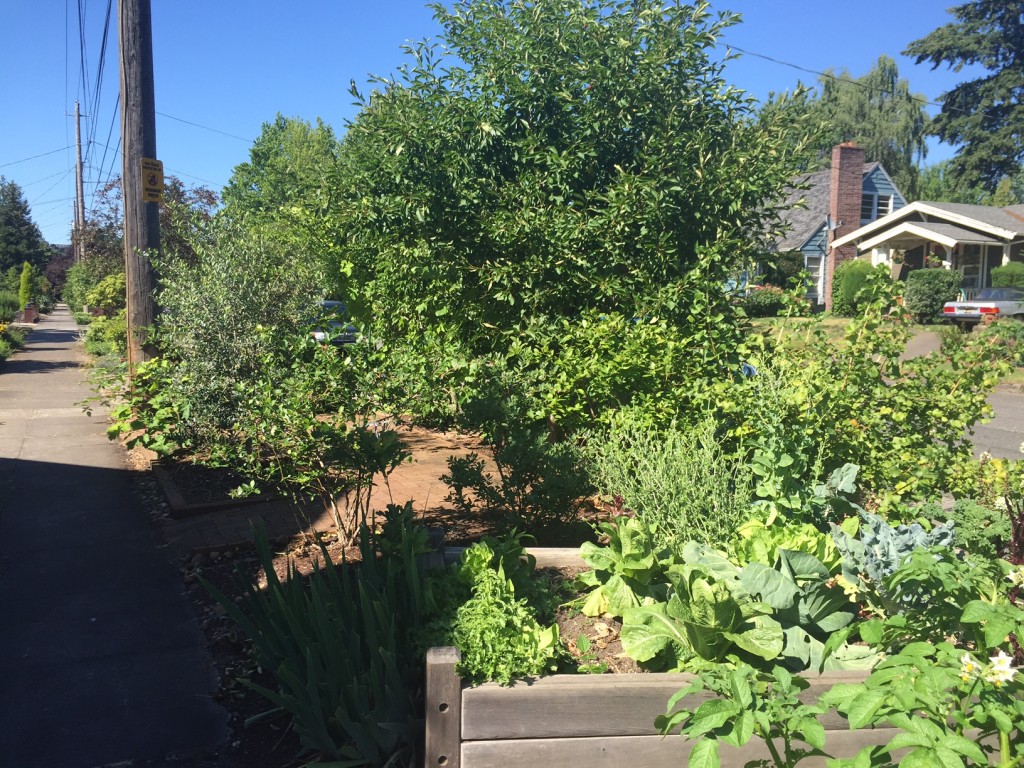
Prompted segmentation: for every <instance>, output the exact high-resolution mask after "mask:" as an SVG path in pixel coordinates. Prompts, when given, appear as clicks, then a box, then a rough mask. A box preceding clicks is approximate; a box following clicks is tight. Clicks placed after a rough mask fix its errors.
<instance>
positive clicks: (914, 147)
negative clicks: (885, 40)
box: [811, 55, 932, 200]
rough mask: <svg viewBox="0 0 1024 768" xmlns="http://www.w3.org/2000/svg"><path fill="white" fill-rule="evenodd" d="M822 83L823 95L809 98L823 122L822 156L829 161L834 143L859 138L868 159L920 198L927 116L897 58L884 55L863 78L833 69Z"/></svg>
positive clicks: (906, 191) (907, 192) (909, 194)
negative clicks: (920, 170) (920, 163)
mask: <svg viewBox="0 0 1024 768" xmlns="http://www.w3.org/2000/svg"><path fill="white" fill-rule="evenodd" d="M819 83H820V88H821V99H820V101H817V102H811V107H812V111H811V115H812V119H813V118H818V119H820V120H822V121H823V122H824V123H825V131H824V133H823V136H822V138H821V143H820V144H819V152H820V154H821V155H822V156H823V157H824V158H826V159H827V158H828V157H829V156H830V152H831V149H832V147H833V146H835V145H836V144H839V143H842V142H844V141H855V142H857V144H858V145H859V146H861V147H863V148H864V155H865V158H866V159H867V160H868V161H869V162H870V161H878V162H881V163H882V165H883V166H884V167H885V170H886V171H887V172H888V173H889V174H890V175H891V176H892V178H893V180H894V181H895V182H896V185H897V186H898V187H899V188H900V190H901V191H902V192H903V194H904V195H906V196H907V197H908V198H909V199H911V200H915V199H917V197H918V169H917V167H918V164H919V162H920V161H921V160H922V159H923V158H924V156H925V152H926V146H925V134H926V131H927V128H928V123H929V118H928V112H927V110H926V109H925V99H924V97H923V96H921V95H920V94H914V93H911V91H910V85H909V83H908V82H907V81H906V79H904V78H901V77H900V75H899V70H898V69H897V67H896V62H895V61H894V60H893V59H892V58H890V57H889V56H885V55H882V56H879V57H878V61H877V62H876V63H875V66H874V67H872V68H871V70H870V71H869V72H868V73H867V74H865V75H863V76H862V77H858V78H854V77H853V76H852V75H851V74H850V73H849V72H847V71H846V70H845V69H844V70H843V71H842V72H840V73H839V74H838V75H837V74H835V72H833V71H832V70H829V71H827V72H826V73H825V74H824V75H823V76H822V77H820V78H819ZM926 199H929V200H930V199H932V198H926Z"/></svg>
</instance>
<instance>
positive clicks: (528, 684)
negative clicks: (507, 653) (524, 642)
mask: <svg viewBox="0 0 1024 768" xmlns="http://www.w3.org/2000/svg"><path fill="white" fill-rule="evenodd" d="M692 679H693V676H692V675H686V674H621V675H593V676H587V675H553V676H551V677H542V678H540V679H537V680H532V681H519V682H517V683H516V684H515V685H512V686H509V687H502V686H499V685H497V684H495V683H485V684H483V685H480V686H476V687H472V688H465V689H464V690H463V692H462V700H463V709H462V740H463V741H474V740H500V739H523V738H576V737H588V736H602V735H603V736H642V735H657V734H658V731H657V730H656V729H655V727H654V719H655V718H656V717H657V716H658V715H663V714H665V709H666V706H667V705H668V700H669V698H670V697H671V696H672V695H673V694H675V693H676V692H677V691H678V690H680V689H681V688H684V687H686V686H687V685H689V683H690V682H691V680H692ZM863 679H864V673H863V672H829V673H824V674H822V675H820V676H814V677H809V678H808V681H809V682H810V683H811V685H810V687H809V688H808V689H807V690H806V691H804V692H803V693H802V695H801V699H803V700H805V701H808V702H812V701H816V700H817V699H818V697H819V696H820V695H821V694H822V693H824V692H825V691H827V690H829V689H830V688H831V687H832V686H833V685H834V684H836V683H854V682H860V681H862V680H863ZM710 696H711V695H710V694H701V695H699V696H694V697H693V698H692V699H690V700H689V701H687V702H686V706H688V707H690V708H691V709H692V708H694V707H695V706H697V705H698V704H699V703H700V702H701V701H703V700H704V699H707V698H710ZM821 722H822V725H824V726H825V728H836V729H845V728H847V727H848V726H847V724H846V720H845V719H843V718H841V717H839V716H838V715H836V714H834V713H830V714H829V715H827V716H825V717H823V718H822V720H821Z"/></svg>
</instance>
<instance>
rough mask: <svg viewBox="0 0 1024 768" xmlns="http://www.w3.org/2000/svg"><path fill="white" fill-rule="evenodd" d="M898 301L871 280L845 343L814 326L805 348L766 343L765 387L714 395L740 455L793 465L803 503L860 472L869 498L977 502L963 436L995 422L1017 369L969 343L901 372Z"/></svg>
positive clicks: (712, 401)
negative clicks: (969, 498) (836, 479)
mask: <svg viewBox="0 0 1024 768" xmlns="http://www.w3.org/2000/svg"><path fill="white" fill-rule="evenodd" d="M896 289H897V286H896V285H895V284H894V283H893V282H892V281H891V280H890V279H889V277H888V275H883V274H880V273H878V274H872V275H871V276H870V280H869V282H868V288H867V290H868V292H870V293H873V294H875V296H876V298H875V299H873V300H872V301H870V302H869V303H868V304H867V306H866V307H865V309H864V313H863V314H862V316H861V317H859V318H856V319H854V320H853V321H852V322H850V323H849V324H848V325H847V327H846V330H845V333H844V339H843V341H842V342H841V343H835V342H833V341H831V340H829V338H828V337H827V336H826V335H825V334H824V333H822V332H820V331H819V330H817V329H815V327H814V326H813V325H810V326H808V331H807V338H806V339H805V340H804V343H802V344H799V345H795V344H787V345H785V346H779V347H776V346H774V345H772V344H771V340H770V339H768V340H766V343H765V347H766V350H765V352H764V353H762V357H761V358H754V362H755V364H756V365H757V368H758V371H759V375H758V376H756V377H753V378H751V379H745V380H741V381H728V380H726V381H722V382H718V383H717V384H716V385H715V386H712V387H709V388H708V389H707V391H706V393H705V394H706V397H707V399H708V404H709V407H714V408H716V410H717V412H718V413H719V414H720V417H721V419H722V421H723V424H724V427H725V430H727V431H726V434H727V435H728V436H729V437H731V439H732V440H733V441H734V442H735V443H736V444H737V450H744V451H750V450H752V448H753V447H754V446H755V445H757V444H758V443H759V442H761V443H764V444H765V448H770V449H771V450H770V455H774V456H776V457H781V456H784V455H788V456H790V457H793V459H794V466H796V469H794V470H792V471H791V472H790V475H791V476H792V477H794V478H800V482H799V483H796V482H794V483H792V484H791V486H790V487H791V488H792V489H793V490H794V491H801V490H802V489H807V488H810V487H812V486H813V484H814V483H815V482H817V478H819V477H827V476H828V475H829V474H831V473H832V472H833V471H835V470H836V469H838V468H840V467H842V466H843V465H844V464H855V465H857V466H858V467H860V472H859V475H858V484H859V486H860V489H861V491H860V492H861V493H862V494H864V495H867V496H871V495H877V496H893V497H906V498H917V499H921V498H929V497H931V498H934V497H935V496H937V495H938V494H940V493H942V492H943V491H946V490H955V491H956V493H957V494H958V495H972V494H971V493H969V492H968V491H967V490H962V489H961V487H962V486H964V485H965V484H969V479H970V478H969V474H968V473H967V472H966V471H965V467H967V466H969V464H970V462H971V461H973V459H972V453H971V449H970V446H969V445H968V444H966V443H965V442H964V441H963V435H964V434H965V432H966V431H968V430H969V429H970V427H971V425H973V424H975V423H977V421H978V420H979V419H981V418H984V417H985V416H986V415H987V414H988V413H989V412H990V411H989V406H988V405H987V402H986V398H987V397H988V393H989V392H991V390H992V388H993V387H994V386H995V384H996V382H997V381H998V380H999V377H1000V376H1001V375H1002V373H1003V372H1005V371H1006V370H1007V369H1008V366H1007V365H1006V364H1005V363H1004V362H1002V361H1001V360H1000V356H1001V355H1002V352H1001V351H1000V350H999V348H998V347H996V346H995V345H993V344H991V343H989V342H988V341H986V340H984V339H983V338H972V337H973V336H975V335H976V334H968V335H963V336H962V337H961V340H962V342H963V345H962V346H961V347H960V348H959V349H957V350H953V351H952V354H946V353H934V354H930V355H924V356H921V357H917V358H914V359H910V360H901V356H902V354H903V352H904V350H905V348H906V340H907V338H908V334H909V330H908V319H909V318H908V317H907V316H906V315H905V314H904V313H901V312H900V311H899V309H898V308H896V307H894V306H893V297H894V295H895V291H896ZM766 441H767V442H766ZM766 453H768V452H767V451H766ZM745 455H746V454H745ZM787 471H789V469H788V468H787ZM791 495H792V493H791V492H787V493H786V495H785V497H787V498H788V497H789V496H791ZM976 498H977V497H976Z"/></svg>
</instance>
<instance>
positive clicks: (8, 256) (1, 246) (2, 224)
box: [0, 176, 51, 271]
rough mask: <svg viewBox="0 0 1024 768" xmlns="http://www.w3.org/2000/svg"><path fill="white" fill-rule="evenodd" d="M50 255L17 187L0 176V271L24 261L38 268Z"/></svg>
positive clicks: (19, 265)
mask: <svg viewBox="0 0 1024 768" xmlns="http://www.w3.org/2000/svg"><path fill="white" fill-rule="evenodd" d="M50 256H51V252H50V247H49V245H47V244H46V241H45V240H43V235H42V233H41V232H40V231H39V227H38V226H36V223H35V222H34V221H32V215H31V212H30V210H29V207H28V203H27V202H26V201H25V196H24V195H23V194H22V191H21V187H19V186H18V185H17V184H15V183H14V182H13V181H8V180H7V179H6V178H4V177H3V176H0V271H6V270H7V269H9V268H10V267H13V266H17V267H19V268H20V267H21V265H22V264H23V263H24V262H28V263H29V264H31V265H32V266H33V267H39V268H40V269H41V268H42V267H43V266H44V265H45V264H46V262H47V260H49V258H50Z"/></svg>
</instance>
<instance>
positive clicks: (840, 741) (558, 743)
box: [462, 728, 897, 768]
mask: <svg viewBox="0 0 1024 768" xmlns="http://www.w3.org/2000/svg"><path fill="white" fill-rule="evenodd" d="M896 733H897V731H896V730H895V729H891V728H884V729H876V730H861V731H833V732H830V733H829V734H828V741H827V742H826V749H827V750H828V752H829V754H830V755H832V756H833V757H852V756H853V755H855V754H856V753H857V752H858V751H859V750H860V749H861V748H862V747H865V746H869V745H873V744H884V743H886V742H888V741H889V739H891V738H892V737H893V736H894V735H895V734H896ZM693 743H694V742H691V741H687V740H686V739H683V738H681V737H679V736H617V737H593V738H586V739H517V740H512V741H472V742H465V743H463V745H462V768H540V766H562V765H584V766H586V767H587V768H621V767H622V766H629V768H680V766H685V765H686V759H687V757H688V756H689V753H690V747H691V745H692V744H693ZM721 756H722V768H743V766H744V765H745V764H746V763H747V762H748V761H749V760H756V759H762V758H765V757H768V750H767V749H765V747H764V745H763V744H762V743H761V742H759V741H758V742H754V741H751V742H750V743H749V744H747V746H745V747H744V748H743V749H733V748H730V747H727V746H725V745H723V746H722V747H721ZM825 764H826V763H825V758H808V759H807V760H805V761H803V762H801V763H800V765H801V768H824V767H825Z"/></svg>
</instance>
